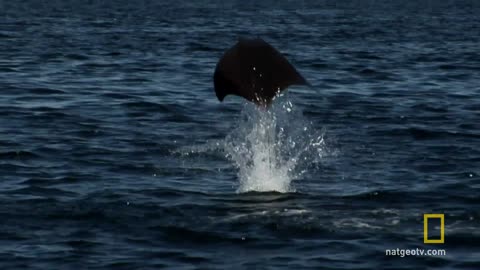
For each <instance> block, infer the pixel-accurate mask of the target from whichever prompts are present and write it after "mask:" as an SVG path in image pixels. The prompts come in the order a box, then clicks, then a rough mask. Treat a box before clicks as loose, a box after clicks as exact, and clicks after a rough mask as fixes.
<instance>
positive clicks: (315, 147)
mask: <svg viewBox="0 0 480 270" xmlns="http://www.w3.org/2000/svg"><path fill="white" fill-rule="evenodd" d="M224 150H225V152H226V156H227V158H229V159H230V160H232V161H233V163H234V164H235V166H236V168H237V169H238V179H239V186H238V189H237V192H249V191H277V192H292V191H295V188H294V187H293V186H292V181H293V180H296V179H299V178H300V177H301V176H302V175H303V174H304V173H305V172H306V169H307V168H308V167H310V166H311V165H315V164H318V163H319V161H320V160H321V158H322V157H323V156H324V154H325V142H324V138H323V133H322V132H320V131H318V130H315V129H313V128H312V124H311V123H310V122H308V121H306V120H305V119H304V117H303V115H302V113H301V112H300V111H297V110H295V108H294V106H293V105H292V103H291V102H290V101H288V100H282V99H280V100H278V102H276V103H275V104H274V105H273V106H272V107H271V108H270V109H269V110H265V109H263V108H258V107H256V106H255V105H252V104H247V105H246V106H245V108H244V109H243V110H242V116H241V118H240V120H239V123H238V124H237V127H236V128H235V129H234V130H232V131H231V132H230V133H229V134H228V136H227V137H226V138H225V142H224Z"/></svg>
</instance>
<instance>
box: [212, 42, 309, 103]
mask: <svg viewBox="0 0 480 270" xmlns="http://www.w3.org/2000/svg"><path fill="white" fill-rule="evenodd" d="M213 79H214V87H215V93H216V95H217V98H218V99H219V100H220V101H223V99H224V98H225V96H227V95H237V96H241V97H244V98H246V99H247V100H249V101H252V102H254V103H255V104H257V105H260V106H268V105H270V103H271V102H272V100H273V98H274V97H275V96H276V95H277V94H278V93H280V92H281V91H283V90H284V89H286V88H287V87H289V86H290V85H294V84H296V85H308V82H307V80H305V78H303V77H302V75H300V73H298V71H297V70H296V69H295V68H294V67H293V66H292V64H290V63H289V62H288V60H287V59H286V58H285V57H284V56H283V55H282V54H281V53H280V52H279V51H277V50H276V49H275V48H273V47H272V46H271V45H270V44H268V43H267V42H265V41H264V40H263V39H260V38H256V39H243V38H241V39H240V40H239V41H238V42H237V44H235V46H233V47H232V48H230V49H229V50H227V51H226V52H225V54H224V55H223V56H222V58H221V59H220V61H219V62H218V63H217V67H216V69H215V74H214V76H213Z"/></svg>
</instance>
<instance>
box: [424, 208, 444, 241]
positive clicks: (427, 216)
mask: <svg viewBox="0 0 480 270" xmlns="http://www.w3.org/2000/svg"><path fill="white" fill-rule="evenodd" d="M434 220H440V238H437V237H435V238H434V239H433V238H428V237H429V236H428V222H429V221H432V222H434ZM423 243H425V244H443V243H445V215H444V214H423Z"/></svg>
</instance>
